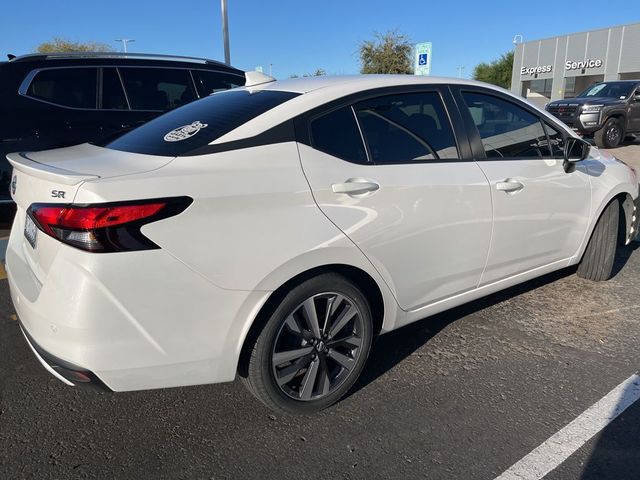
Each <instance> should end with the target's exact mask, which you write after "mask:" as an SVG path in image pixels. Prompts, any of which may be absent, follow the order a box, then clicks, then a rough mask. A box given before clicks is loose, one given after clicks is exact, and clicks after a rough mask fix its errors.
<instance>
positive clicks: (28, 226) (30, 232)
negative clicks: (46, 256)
mask: <svg viewBox="0 0 640 480" xmlns="http://www.w3.org/2000/svg"><path fill="white" fill-rule="evenodd" d="M24 238H26V239H27V242H29V245H31V248H34V249H35V248H36V245H37V244H38V227H37V226H36V224H35V222H34V221H33V220H32V219H31V217H30V216H29V215H27V217H26V220H25V222H24Z"/></svg>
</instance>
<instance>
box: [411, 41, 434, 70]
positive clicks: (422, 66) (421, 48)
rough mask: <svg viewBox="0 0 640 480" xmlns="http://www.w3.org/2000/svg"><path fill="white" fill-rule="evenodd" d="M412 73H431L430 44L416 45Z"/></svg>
mask: <svg viewBox="0 0 640 480" xmlns="http://www.w3.org/2000/svg"><path fill="white" fill-rule="evenodd" d="M413 73H414V74H416V75H429V74H430V73H431V42H423V43H416V46H415V58H414V67H413Z"/></svg>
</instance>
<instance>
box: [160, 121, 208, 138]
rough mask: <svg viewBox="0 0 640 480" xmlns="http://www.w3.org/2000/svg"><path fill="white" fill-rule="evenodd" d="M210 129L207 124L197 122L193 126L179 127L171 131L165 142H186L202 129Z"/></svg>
mask: <svg viewBox="0 0 640 480" xmlns="http://www.w3.org/2000/svg"><path fill="white" fill-rule="evenodd" d="M206 127H208V125H207V124H206V123H202V122H201V121H199V120H197V121H195V122H193V123H192V124H191V125H184V126H182V127H178V128H176V129H174V130H171V131H170V132H169V133H167V134H166V135H165V136H164V141H165V142H179V141H181V140H186V139H187V138H191V137H193V136H194V135H195V134H196V133H198V132H199V131H200V130H201V129H203V128H206Z"/></svg>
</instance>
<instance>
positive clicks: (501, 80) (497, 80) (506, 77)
mask: <svg viewBox="0 0 640 480" xmlns="http://www.w3.org/2000/svg"><path fill="white" fill-rule="evenodd" d="M512 71H513V51H511V52H508V53H503V54H502V55H500V58H498V59H497V60H494V61H493V62H491V63H485V62H483V63H479V64H478V65H476V67H475V68H474V69H473V79H474V80H480V81H481V82H487V83H492V84H494V85H498V86H499V87H502V88H509V87H510V86H511V73H512Z"/></svg>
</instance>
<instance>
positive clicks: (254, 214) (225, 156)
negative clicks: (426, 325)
mask: <svg viewBox="0 0 640 480" xmlns="http://www.w3.org/2000/svg"><path fill="white" fill-rule="evenodd" d="M181 195H188V196H190V197H192V198H193V199H194V202H193V204H192V205H191V206H190V207H189V208H188V209H187V210H186V211H185V212H183V213H182V214H180V215H178V216H177V217H172V218H169V219H166V220H162V221H159V222H155V223H152V224H149V225H146V226H144V227H143V229H142V232H143V233H144V234H145V235H146V236H147V237H149V238H150V239H152V240H153V241H154V242H155V243H157V244H158V245H159V246H160V247H161V248H162V249H164V250H165V251H167V252H169V253H170V254H171V255H173V256H174V257H175V258H177V259H178V260H180V261H181V262H183V263H184V264H186V265H187V266H188V267H189V268H191V269H192V270H194V271H195V272H197V273H199V274H200V275H202V276H203V277H205V278H206V279H207V280H208V281H210V282H211V283H212V284H214V285H215V286H217V287H219V288H223V289H227V290H246V291H249V290H251V291H273V290H275V289H277V288H279V287H280V286H281V285H283V284H284V283H285V282H287V281H288V280H290V279H291V278H292V277H294V276H295V275H298V274H300V273H302V272H305V271H307V270H309V269H311V268H315V267H318V266H324V265H330V264H346V265H350V266H354V267H357V268H360V269H361V270H364V271H365V272H367V273H368V274H369V275H370V276H371V277H373V279H374V280H375V281H376V283H377V284H378V286H379V287H380V289H381V290H382V293H383V297H384V300H385V307H387V308H388V311H387V308H386V309H385V325H384V327H383V328H384V330H387V329H391V325H392V323H393V321H394V319H395V316H396V315H395V314H396V307H397V304H396V302H395V298H394V297H393V295H392V294H391V292H390V290H389V289H388V287H387V286H386V283H385V282H384V280H383V279H382V278H381V277H380V275H379V274H378V272H377V271H376V270H375V269H374V268H373V267H372V265H371V263H370V262H369V261H368V260H367V259H366V257H365V256H364V255H363V254H362V252H361V251H360V250H359V249H358V248H357V247H355V246H354V245H353V243H352V242H351V241H350V240H349V239H348V238H347V237H346V236H345V235H344V234H343V233H342V232H341V231H340V230H339V229H338V228H337V227H336V226H335V225H333V223H331V222H330V221H329V220H328V219H327V218H326V217H325V216H324V214H323V213H322V212H321V211H320V209H319V208H318V207H317V205H316V203H315V202H314V200H313V197H312V195H311V191H310V189H309V185H308V184H307V181H306V179H305V178H304V175H303V173H302V168H301V166H300V161H299V157H298V150H297V146H296V144H295V143H294V142H289V143H281V144H276V145H267V146H260V147H255V148H248V149H243V150H237V151H230V152H222V153H216V154H212V155H203V156H194V157H179V158H177V159H175V160H174V161H173V162H171V163H170V164H169V165H167V166H165V167H163V168H161V169H159V170H156V171H154V172H148V173H146V174H140V175H128V176H126V177H119V178H111V179H103V180H98V181H94V182H86V183H85V184H83V186H82V188H81V189H80V191H79V192H78V195H77V197H76V200H75V201H76V203H94V202H105V201H120V200H128V199H143V198H159V197H171V196H181Z"/></svg>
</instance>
